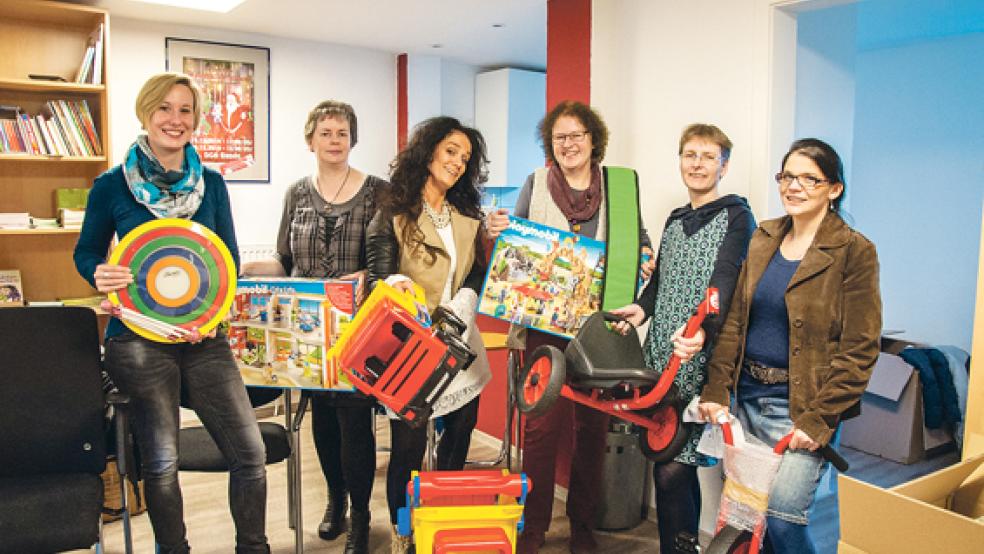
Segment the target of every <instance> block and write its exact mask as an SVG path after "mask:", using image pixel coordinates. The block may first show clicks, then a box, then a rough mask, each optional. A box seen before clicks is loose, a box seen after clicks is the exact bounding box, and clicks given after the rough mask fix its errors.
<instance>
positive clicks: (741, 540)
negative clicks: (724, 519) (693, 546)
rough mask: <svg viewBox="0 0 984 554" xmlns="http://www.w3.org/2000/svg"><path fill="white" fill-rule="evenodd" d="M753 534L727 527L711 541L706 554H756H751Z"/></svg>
mask: <svg viewBox="0 0 984 554" xmlns="http://www.w3.org/2000/svg"><path fill="white" fill-rule="evenodd" d="M751 543H752V534H751V533H750V532H748V531H744V530H741V529H738V528H736V527H732V526H731V525H725V526H724V527H722V528H721V530H720V531H719V532H718V533H717V534H716V535H714V538H713V539H711V544H709V545H707V550H705V551H704V553H705V554H755V553H751V552H749V548H751Z"/></svg>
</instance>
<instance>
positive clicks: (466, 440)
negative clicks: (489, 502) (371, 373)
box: [386, 396, 479, 525]
mask: <svg viewBox="0 0 984 554" xmlns="http://www.w3.org/2000/svg"><path fill="white" fill-rule="evenodd" d="M478 398H479V397H477V396H476V397H475V398H474V399H473V400H472V401H471V402H469V403H468V404H465V405H464V406H462V407H461V408H458V409H457V410H455V411H453V412H451V413H449V414H445V415H443V416H442V419H443V420H444V433H442V434H441V441H440V442H439V443H438V445H437V468H436V469H438V470H442V471H445V470H459V469H462V468H464V467H465V457H466V456H467V455H468V446H469V445H470V444H471V433H472V430H473V429H475V424H476V423H477V422H478ZM390 450H391V454H390V463H389V469H388V470H387V471H386V502H387V503H388V504H389V512H390V523H393V524H394V525H395V524H396V512H397V510H399V509H400V508H402V507H404V506H406V503H407V483H408V482H409V481H410V472H411V471H420V468H421V465H422V463H423V460H424V452H425V451H426V450H427V426H426V425H424V426H422V427H420V428H418V429H413V428H411V427H410V426H409V425H407V424H406V423H404V422H403V421H401V420H397V419H393V420H390Z"/></svg>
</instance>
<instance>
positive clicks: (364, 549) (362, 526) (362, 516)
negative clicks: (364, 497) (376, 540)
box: [345, 508, 370, 554]
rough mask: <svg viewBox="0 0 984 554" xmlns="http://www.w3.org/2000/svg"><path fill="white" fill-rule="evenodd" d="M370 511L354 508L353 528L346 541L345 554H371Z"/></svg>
mask: <svg viewBox="0 0 984 554" xmlns="http://www.w3.org/2000/svg"><path fill="white" fill-rule="evenodd" d="M369 518H370V514H369V510H365V511H362V510H356V509H355V508H352V526H351V528H350V529H349V532H348V537H347V538H346V539H345V554H369Z"/></svg>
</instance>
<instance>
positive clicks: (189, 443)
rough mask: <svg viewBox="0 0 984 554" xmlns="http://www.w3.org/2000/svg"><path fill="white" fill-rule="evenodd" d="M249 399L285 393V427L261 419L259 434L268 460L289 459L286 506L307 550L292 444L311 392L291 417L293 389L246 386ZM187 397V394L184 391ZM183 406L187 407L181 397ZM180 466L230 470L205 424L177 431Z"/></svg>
mask: <svg viewBox="0 0 984 554" xmlns="http://www.w3.org/2000/svg"><path fill="white" fill-rule="evenodd" d="M246 393H247V395H249V400H250V403H251V404H252V405H253V407H254V408H257V407H260V406H263V405H265V404H268V403H270V402H273V401H274V400H276V399H277V398H279V397H281V396H283V398H284V405H285V409H284V412H285V414H286V427H285V426H283V425H280V424H277V423H271V422H268V421H261V422H260V424H259V425H260V435H261V436H262V437H263V444H264V446H266V463H267V465H269V464H275V463H279V462H282V461H284V460H287V483H288V486H287V507H288V510H289V513H288V521H289V522H290V526H291V528H292V529H294V548H295V551H296V552H298V553H301V552H304V536H303V525H302V523H301V517H300V516H301V473H300V471H299V467H300V450H299V449H297V448H293V445H294V444H298V442H297V441H298V430H299V429H300V426H301V419H302V417H303V415H304V411H305V409H306V408H307V403H308V395H306V394H302V395H301V400H300V404H299V405H298V409H297V414H296V415H295V416H294V418H293V421H292V420H291V411H290V398H291V391H290V389H276V388H257V387H247V389H246ZM182 397H184V395H182ZM181 403H182V406H184V407H188V406H187V403H186V402H185V401H184V398H182V402H181ZM178 470H180V471H204V472H225V471H229V466H228V464H226V461H225V458H224V457H223V456H222V452H221V451H220V450H219V447H218V446H217V445H216V444H215V441H214V440H212V436H211V435H209V434H208V431H207V430H206V429H205V427H202V426H196V427H185V428H183V429H181V430H180V431H179V432H178Z"/></svg>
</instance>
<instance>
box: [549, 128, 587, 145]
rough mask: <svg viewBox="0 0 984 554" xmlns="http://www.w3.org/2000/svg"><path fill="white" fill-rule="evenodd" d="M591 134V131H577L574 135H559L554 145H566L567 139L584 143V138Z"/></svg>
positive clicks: (555, 136)
mask: <svg viewBox="0 0 984 554" xmlns="http://www.w3.org/2000/svg"><path fill="white" fill-rule="evenodd" d="M590 134H591V131H576V132H574V133H558V134H556V135H554V136H553V137H552V138H553V143H554V144H557V145H561V144H564V143H565V142H567V139H571V142H576V143H582V142H584V137H586V136H588V135H590Z"/></svg>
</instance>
